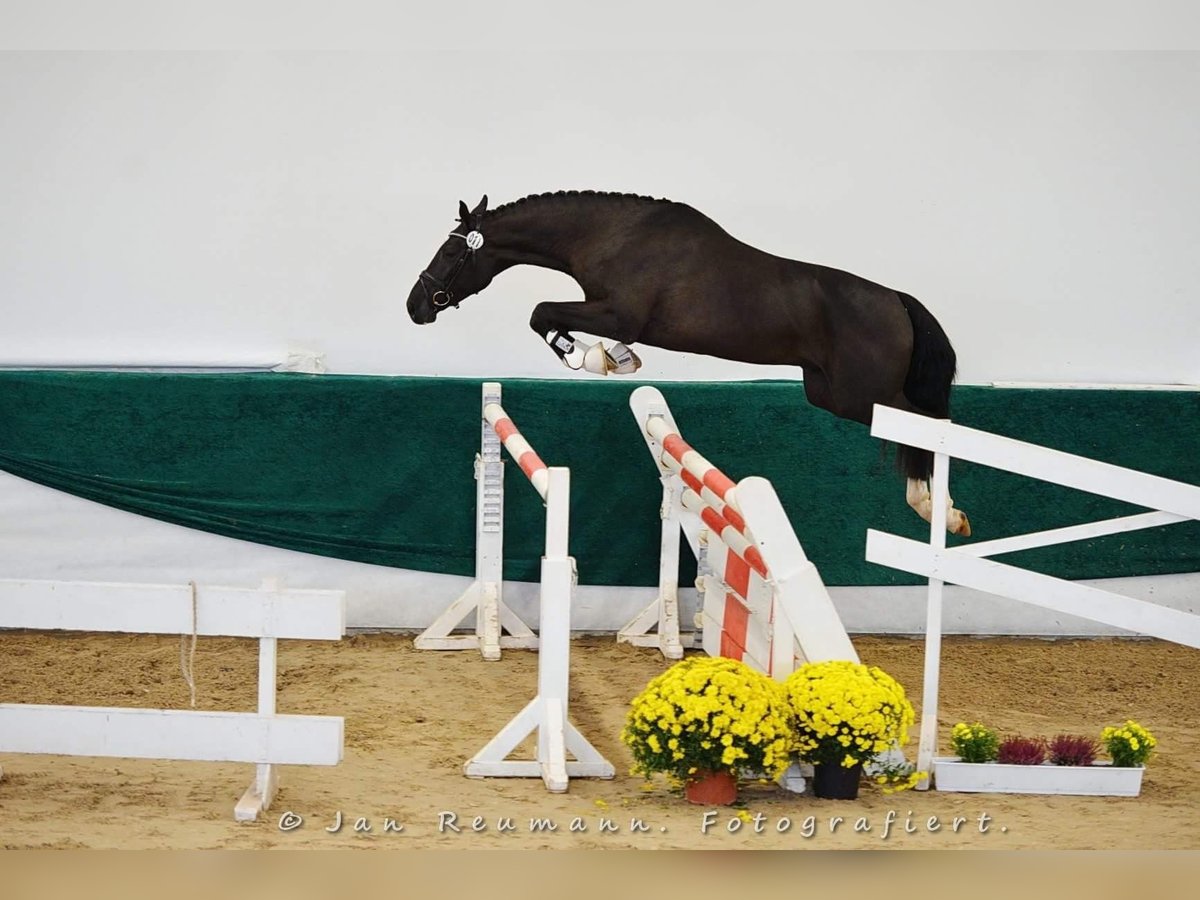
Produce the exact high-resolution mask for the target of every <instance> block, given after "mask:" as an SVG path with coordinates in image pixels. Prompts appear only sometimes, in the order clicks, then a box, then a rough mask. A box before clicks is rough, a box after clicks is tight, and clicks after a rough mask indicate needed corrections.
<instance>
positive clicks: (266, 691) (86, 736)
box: [0, 580, 346, 821]
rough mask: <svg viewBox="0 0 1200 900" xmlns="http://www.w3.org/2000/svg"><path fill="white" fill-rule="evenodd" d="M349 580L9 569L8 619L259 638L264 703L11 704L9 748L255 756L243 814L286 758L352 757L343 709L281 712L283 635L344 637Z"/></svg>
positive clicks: (2, 606)
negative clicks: (168, 579)
mask: <svg viewBox="0 0 1200 900" xmlns="http://www.w3.org/2000/svg"><path fill="white" fill-rule="evenodd" d="M345 609H346V598H345V594H344V592H342V591H309V590H285V589H281V588H279V587H278V586H277V584H276V583H275V582H274V581H266V582H264V584H263V586H262V587H261V588H259V589H257V590H256V589H244V588H224V587H205V586H200V587H195V586H194V585H186V584H184V585H173V584H105V583H99V582H68V581H14V580H9V581H0V628H30V629H38V630H45V631H54V630H68V631H107V632H129V633H134V634H178V635H184V636H185V637H186V636H189V635H190V636H197V635H199V636H209V635H226V636H230V637H250V638H257V639H258V641H259V657H258V660H259V664H258V712H256V713H242V712H209V711H202V710H176V709H170V710H168V709H122V708H111V707H86V706H41V705H35V704H29V703H5V704H0V753H47V754H65V755H70V756H113V757H131V758H136V759H176V760H197V761H213V762H245V763H255V764H256V765H257V766H258V769H257V772H256V775H255V779H254V781H253V782H252V783H251V784H250V787H249V788H248V789H247V790H246V792H245V794H244V795H243V796H242V799H241V800H240V801H239V802H238V804H237V806H236V808H235V810H234V816H235V818H237V819H238V820H241V821H250V820H253V819H255V818H257V817H258V815H259V814H260V813H261V812H262V811H263V810H265V809H267V808H269V807H270V805H271V800H272V798H273V797H274V795H275V791H276V788H277V785H278V773H277V771H276V767H277V766H279V765H311V766H332V765H336V764H337V763H339V762H341V759H342V738H343V720H342V719H341V718H340V717H334V716H296V715H278V714H277V713H276V712H275V651H276V641H277V640H278V639H279V638H296V639H303V640H340V639H341V637H342V635H343V634H344V633H345V624H346V615H345Z"/></svg>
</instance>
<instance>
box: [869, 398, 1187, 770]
mask: <svg viewBox="0 0 1200 900" xmlns="http://www.w3.org/2000/svg"><path fill="white" fill-rule="evenodd" d="M871 434H872V435H874V436H875V437H880V438H885V439H887V440H890V441H896V442H898V443H903V444H908V445H909V446H912V447H921V448H923V449H926V450H930V451H933V453H934V469H933V481H932V485H931V490H932V494H933V521H932V523H931V524H930V540H929V543H928V544H923V543H920V542H918V541H913V540H908V539H906V538H902V537H898V536H897V535H894V534H886V533H883V532H879V531H875V530H869V531H868V532H867V560H868V561H870V562H873V563H878V564H880V565H885V566H889V567H891V568H894V569H899V570H901V571H904V572H911V573H913V574H916V575H924V576H926V577H928V579H929V592H928V601H927V612H926V626H925V683H924V691H923V698H924V699H923V708H922V715H921V743H920V749H919V751H918V757H917V765H918V766H919V767H920V768H921V769H922V770H923V771H929V770H930V768H929V767H930V765H931V764H932V761H933V756H934V753H935V751H936V749H937V707H938V678H939V668H940V658H941V638H942V585H943V584H944V583H945V582H951V583H953V584H959V585H963V586H965V587H970V588H974V589H976V590H980V591H985V592H987V593H991V594H997V595H999V596H1002V597H1010V598H1012V599H1014V600H1019V601H1022V602H1024V603H1029V604H1032V605H1034V606H1039V607H1043V608H1046V609H1050V610H1055V611H1057V612H1060V613H1067V614H1069V615H1073V616H1080V617H1082V618H1085V619H1092V620H1095V621H1098V622H1103V623H1105V624H1108V625H1112V626H1115V627H1118V628H1122V629H1125V630H1127V631H1130V632H1134V633H1136V634H1142V635H1147V636H1150V637H1157V638H1161V639H1162V640H1166V641H1172V642H1174V643H1177V644H1184V645H1186V646H1189V647H1197V648H1200V615H1196V614H1195V613H1193V612H1188V611H1183V610H1176V609H1167V608H1164V607H1162V606H1159V605H1157V604H1153V603H1148V602H1146V601H1144V600H1138V599H1135V598H1132V597H1126V596H1123V595H1120V594H1115V593H1112V592H1110V591H1105V590H1100V589H1099V588H1095V587H1088V586H1085V585H1081V584H1077V583H1075V582H1071V581H1065V580H1063V579H1060V578H1053V577H1051V576H1049V575H1042V574H1038V573H1036V572H1029V571H1026V570H1024V569H1020V568H1017V567H1015V566H1011V565H1005V564H1003V563H998V562H995V561H994V560H990V559H987V558H986V557H989V556H996V555H999V554H1001V553H1011V552H1014V551H1017V550H1029V549H1032V548H1034V547H1047V546H1051V545H1054V544H1062V543H1067V542H1069V541H1078V540H1085V539H1088V538H1095V537H1100V536H1103V535H1111V534H1120V533H1121V532H1125V531H1135V530H1137V529H1140V528H1151V527H1154V526H1158V525H1170V524H1173V523H1176V522H1183V521H1187V520H1193V519H1200V487H1197V486H1195V485H1191V484H1184V483H1182V482H1178V481H1171V480H1170V479H1166V478H1160V477H1158V476H1155V475H1147V474H1146V473H1144V472H1137V471H1134V470H1132V469H1125V468H1121V467H1119V466H1114V465H1110V464H1108V463H1102V462H1097V461H1095V460H1091V459H1087V458H1085V457H1081V456H1074V455H1071V454H1069V453H1062V452H1060V451H1057V450H1050V449H1048V448H1045V447H1039V446H1036V445H1034V444H1028V443H1024V442H1022V441H1016V440H1013V439H1011V438H1006V437H1001V436H999V435H995V434H990V433H988V432H985V431H978V430H976V429H972V428H964V427H963V426H961V425H954V424H952V423H950V422H949V421H947V420H943V419H930V418H927V417H925V416H919V415H914V414H912V413H905V412H900V411H898V410H894V409H891V408H888V407H883V406H876V407H875V413H874V419H873V422H872V425H871ZM951 457H954V458H957V459H962V460H966V461H968V462H974V463H979V464H981V465H985V466H991V467H993V468H997V469H1003V470H1005V471H1008V472H1015V473H1017V474H1019V475H1026V476H1029V477H1031V478H1037V479H1039V480H1042V481H1048V482H1051V483H1054V484H1059V485H1063V486H1066V487H1070V488H1076V489H1078V490H1081V491H1087V492H1089V493H1092V494H1098V495H1101V496H1104V497H1112V498H1114V499H1117V500H1123V501H1125V502H1127V503H1132V504H1134V505H1137V506H1142V507H1147V508H1149V509H1150V510H1152V512H1147V513H1141V514H1137V515H1132V516H1123V517H1121V518H1117V519H1109V520H1106V521H1101V522H1090V523H1086V524H1081V525H1073V526H1070V527H1066V528H1057V529H1052V530H1050V531H1040V532H1034V533H1031V534H1023V535H1017V536H1014V537H1008V538H1001V539H998V540H991V541H981V542H976V543H972V544H966V545H963V546H958V547H954V548H947V547H946V527H945V526H946V522H945V518H946V502H947V497H948V496H949V481H950V458H951ZM1013 502H1014V503H1019V502H1020V497H1019V496H1015V497H1013ZM925 786H927V785H925Z"/></svg>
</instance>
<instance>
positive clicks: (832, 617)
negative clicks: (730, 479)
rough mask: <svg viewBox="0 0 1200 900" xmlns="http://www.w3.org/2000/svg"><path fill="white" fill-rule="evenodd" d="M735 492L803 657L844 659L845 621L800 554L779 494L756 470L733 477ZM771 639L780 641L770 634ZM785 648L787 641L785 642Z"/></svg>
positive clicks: (848, 655)
mask: <svg viewBox="0 0 1200 900" xmlns="http://www.w3.org/2000/svg"><path fill="white" fill-rule="evenodd" d="M737 487H738V497H739V500H740V502H741V505H742V512H743V513H744V514H745V516H746V522H747V523H748V524H749V525H750V526H751V527H752V528H753V529H754V533H755V534H756V535H758V538H757V540H758V549H759V552H760V553H761V554H762V557H763V561H764V562H766V564H767V570H768V571H769V572H770V573H771V578H772V579H773V580H774V582H775V589H776V591H777V596H778V598H779V603H780V605H781V606H782V607H783V611H784V614H785V618H786V620H787V622H788V625H789V627H790V628H791V629H792V632H793V633H794V635H795V638H796V641H797V642H798V643H799V644H800V647H801V650H802V651H803V653H804V657H805V659H806V660H807V661H809V662H820V661H822V660H827V659H848V660H851V661H852V662H858V653H857V652H856V651H855V649H854V645H853V644H852V643H851V642H850V637H849V635H847V634H846V626H845V625H843V624H842V620H841V617H840V616H839V615H838V613H837V609H836V608H835V607H834V605H833V601H832V600H831V599H830V598H829V592H828V591H827V590H826V589H825V584H824V582H822V581H821V576H820V575H819V574H818V572H817V568H816V566H814V565H813V564H812V562H811V561H809V559H808V557H807V556H805V554H804V548H803V547H801V546H800V539H799V538H797V537H796V532H795V531H793V530H792V523H791V521H790V520H789V519H788V517H787V512H786V511H785V510H784V508H783V504H782V503H780V501H779V495H778V494H776V493H775V488H774V487H773V486H772V485H771V482H770V481H768V480H767V479H765V478H760V477H758V476H757V475H752V476H750V477H749V478H743V479H742V480H741V481H740V482H738V486H737ZM775 639H776V640H784V638H782V637H781V636H780V635H778V634H776V636H775ZM787 648H788V652H791V642H790V641H789V642H787Z"/></svg>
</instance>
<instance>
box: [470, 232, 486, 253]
mask: <svg viewBox="0 0 1200 900" xmlns="http://www.w3.org/2000/svg"><path fill="white" fill-rule="evenodd" d="M482 246H483V235H482V234H480V233H479V232H478V231H468V232H467V248H468V249H470V250H478V249H479V248H480V247H482Z"/></svg>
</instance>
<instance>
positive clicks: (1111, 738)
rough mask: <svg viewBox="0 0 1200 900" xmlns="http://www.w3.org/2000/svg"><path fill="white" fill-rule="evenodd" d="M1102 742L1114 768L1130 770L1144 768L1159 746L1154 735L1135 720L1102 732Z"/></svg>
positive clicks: (1110, 727) (1112, 726)
mask: <svg viewBox="0 0 1200 900" xmlns="http://www.w3.org/2000/svg"><path fill="white" fill-rule="evenodd" d="M1100 741H1101V742H1102V743H1103V744H1104V749H1105V750H1107V751H1108V755H1109V756H1110V757H1111V758H1112V764H1113V765H1114V766H1119V767H1123V768H1130V769H1132V768H1136V767H1138V766H1144V765H1145V764H1146V763H1147V762H1148V761H1149V760H1150V757H1151V756H1153V755H1154V748H1155V747H1157V746H1158V741H1157V740H1156V739H1155V737H1154V735H1152V734H1151V733H1150V732H1149V731H1148V730H1147V729H1146V728H1144V727H1142V726H1141V725H1139V724H1138V723H1137V722H1135V721H1133V719H1129V720H1127V721H1126V722H1125V724H1124V725H1110V726H1109V727H1107V728H1105V729H1104V730H1103V731H1101V732H1100Z"/></svg>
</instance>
